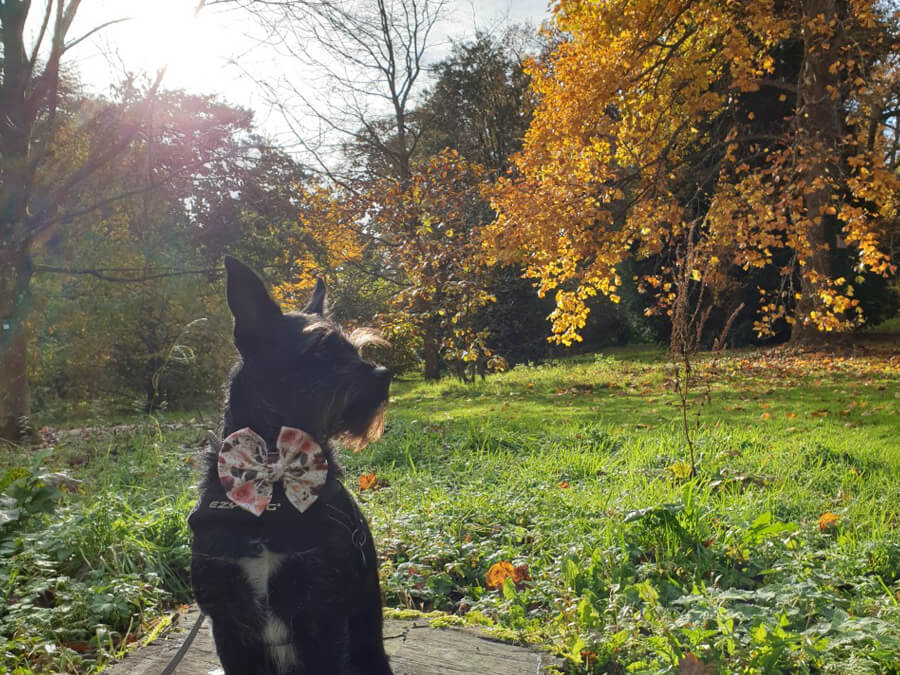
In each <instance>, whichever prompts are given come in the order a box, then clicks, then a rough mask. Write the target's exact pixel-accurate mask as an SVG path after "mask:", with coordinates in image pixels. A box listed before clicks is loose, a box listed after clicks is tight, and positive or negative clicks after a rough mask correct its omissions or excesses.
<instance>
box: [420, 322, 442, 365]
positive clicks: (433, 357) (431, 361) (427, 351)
mask: <svg viewBox="0 0 900 675" xmlns="http://www.w3.org/2000/svg"><path fill="white" fill-rule="evenodd" d="M422 351H423V353H424V354H423V355H424V358H425V379H426V380H439V379H440V378H441V369H440V359H439V355H438V345H437V331H436V330H435V327H434V318H433V317H431V316H426V317H425V321H424V325H423V326H422Z"/></svg>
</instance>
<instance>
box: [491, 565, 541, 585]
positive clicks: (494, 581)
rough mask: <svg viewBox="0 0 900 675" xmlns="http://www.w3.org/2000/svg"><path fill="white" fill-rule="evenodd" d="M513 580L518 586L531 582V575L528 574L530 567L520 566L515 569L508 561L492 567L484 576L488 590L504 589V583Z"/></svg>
mask: <svg viewBox="0 0 900 675" xmlns="http://www.w3.org/2000/svg"><path fill="white" fill-rule="evenodd" d="M507 579H512V580H513V583H514V584H516V586H519V585H520V584H521V583H522V582H524V581H531V575H530V574H529V573H528V565H524V564H523V565H519V566H517V567H513V566H512V563H510V562H507V561H506V560H501V561H500V562H497V563H494V564H493V565H491V569H489V570H488V572H487V574H486V575H484V582H485V584H486V585H487V587H488V588H493V589H500V588H503V582H504V581H506V580H507Z"/></svg>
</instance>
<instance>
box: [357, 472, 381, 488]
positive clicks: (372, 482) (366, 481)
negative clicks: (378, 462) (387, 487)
mask: <svg viewBox="0 0 900 675" xmlns="http://www.w3.org/2000/svg"><path fill="white" fill-rule="evenodd" d="M377 485H378V479H377V478H376V477H375V472H374V471H373V472H372V473H364V474H360V476H359V489H360V492H362V491H365V490H374V489H375V486H377Z"/></svg>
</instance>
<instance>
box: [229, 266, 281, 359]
mask: <svg viewBox="0 0 900 675" xmlns="http://www.w3.org/2000/svg"><path fill="white" fill-rule="evenodd" d="M225 272H226V277H227V278H226V284H225V286H226V295H227V297H228V308H229V309H230V310H231V315H232V316H233V317H234V343H235V345H236V346H237V348H238V349H239V350H240V351H241V352H244V350H245V349H246V348H248V347H251V346H252V345H254V344H258V343H259V339H260V338H262V337H265V335H267V334H268V332H269V330H270V327H271V325H272V323H273V322H274V321H275V320H276V319H278V317H280V316H281V308H280V307H279V306H278V303H276V302H275V301H274V300H273V299H272V296H270V295H269V293H268V291H266V287H265V286H264V285H263V282H262V280H261V279H260V278H259V277H258V276H256V273H255V272H254V271H253V270H251V269H250V268H249V267H247V266H246V265H245V264H244V263H242V262H241V261H240V260H237V259H236V258H232V257H231V256H229V255H227V256H225Z"/></svg>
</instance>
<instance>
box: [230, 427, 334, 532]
mask: <svg viewBox="0 0 900 675" xmlns="http://www.w3.org/2000/svg"><path fill="white" fill-rule="evenodd" d="M276 448H277V459H275V460H274V461H270V460H269V457H270V455H269V449H268V448H267V446H266V442H265V440H263V438H262V437H260V436H259V435H258V434H257V433H255V432H254V431H253V430H252V429H250V428H249V427H245V428H244V429H239V430H238V431H235V432H234V433H233V434H230V435H229V436H228V437H227V438H226V439H225V440H224V441H223V443H222V447H221V449H220V450H219V457H218V464H219V482H220V483H221V484H222V487H223V488H224V489H225V494H226V495H227V496H228V499H230V500H231V501H232V502H234V503H235V504H237V505H238V506H239V507H241V508H242V509H244V510H246V511H249V512H250V513H252V514H253V515H255V516H260V515H262V513H263V512H265V510H266V508H267V507H268V506H269V503H270V502H271V501H272V486H273V485H274V484H275V483H278V482H282V483H283V484H284V494H285V496H286V497H287V499H288V501H289V502H290V503H291V504H292V505H293V506H294V508H296V509H297V510H298V511H299V512H300V513H303V512H304V511H306V509H308V508H309V507H310V506H311V505H312V504H313V502H315V501H316V499H318V496H319V492H320V491H321V489H322V486H323V485H325V480H326V478H327V477H328V460H327V459H326V457H325V453H324V452H323V451H322V448H321V447H320V446H319V444H318V443H316V442H315V440H313V438H312V437H311V436H310V435H309V434H307V433H306V432H305V431H302V430H300V429H295V428H293V427H282V428H281V432H280V433H279V434H278V441H277V442H276Z"/></svg>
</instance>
